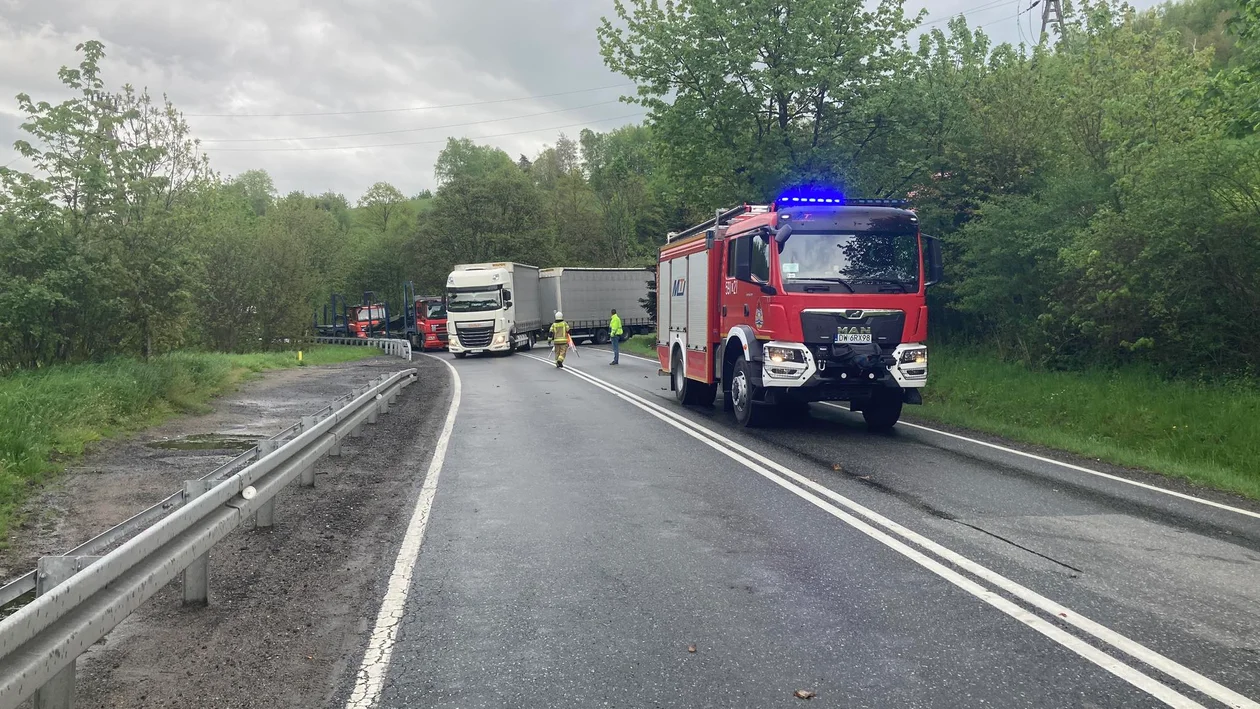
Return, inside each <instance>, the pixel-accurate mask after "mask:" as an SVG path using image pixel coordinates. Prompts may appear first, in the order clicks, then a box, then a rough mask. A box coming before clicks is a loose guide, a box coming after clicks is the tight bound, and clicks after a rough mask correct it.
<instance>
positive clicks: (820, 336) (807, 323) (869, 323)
mask: <svg viewBox="0 0 1260 709" xmlns="http://www.w3.org/2000/svg"><path fill="white" fill-rule="evenodd" d="M848 312H851V313H853V314H855V315H856V314H857V313H860V312H862V311H860V310H853V311H848ZM905 323H906V314H905V313H904V312H901V311H898V312H896V313H889V314H884V313H880V314H877V315H866V314H864V316H863V317H856V318H848V317H844V316H843V315H842V314H840V313H829V312H814V313H810V312H805V313H801V329H802V331H803V332H804V334H805V342H807V343H809V344H810V345H819V344H832V343H834V342H835V339H836V333H837V332H838V330H839V328H841V327H846V328H854V327H857V328H870V333H871V343H872V344H876V345H879V346H880V347H881V348H889V347H896V346H897V345H899V344H901V333H902V332H903V328H904V327H905ZM811 349H812V348H811Z"/></svg>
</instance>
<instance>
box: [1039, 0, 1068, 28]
mask: <svg viewBox="0 0 1260 709" xmlns="http://www.w3.org/2000/svg"><path fill="white" fill-rule="evenodd" d="M1051 23H1053V24H1055V25H1057V26H1058V28H1059V34H1063V3H1062V2H1060V0H1042V5H1041V34H1043V35H1044V34H1045V33H1046V30H1047V29H1049V28H1050V25H1051Z"/></svg>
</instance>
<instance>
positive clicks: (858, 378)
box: [760, 342, 927, 401]
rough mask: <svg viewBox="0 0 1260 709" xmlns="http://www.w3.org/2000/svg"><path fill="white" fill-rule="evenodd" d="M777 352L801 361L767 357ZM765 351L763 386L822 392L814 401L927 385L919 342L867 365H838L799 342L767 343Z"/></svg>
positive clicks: (924, 358)
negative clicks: (797, 356)
mask: <svg viewBox="0 0 1260 709" xmlns="http://www.w3.org/2000/svg"><path fill="white" fill-rule="evenodd" d="M775 349H788V350H793V351H795V352H798V353H799V354H800V359H801V360H802V361H773V360H772V359H771V358H770V357H768V356H765V355H764V353H766V352H772V351H774V350H775ZM762 352H763V357H762V362H761V382H760V384H761V386H763V387H766V388H780V389H801V390H804V389H820V390H822V391H818V392H809V394H810V396H811V398H813V397H814V396H815V395H817V396H821V397H823V399H824V400H837V401H843V400H851V399H854V398H862V397H864V396H869V393H870V390H871V389H872V388H874V387H888V386H895V387H899V388H901V389H919V388H922V387H923V386H925V385H926V384H927V346H926V345H922V344H919V343H906V344H902V345H898V346H897V347H896V348H895V349H894V350H893V352H892V356H891V357H888V356H887V355H884V356H883V357H882V359H881V361H880V363H879V364H874V365H870V364H868V365H866V366H860V365H854V364H852V363H849V364H846V365H841V364H838V363H837V361H836V360H834V359H831V358H830V357H826V356H821V355H819V354H816V353H815V352H814V351H812V350H811V348H810V347H809V346H807V345H804V344H801V343H798V342H767V343H766V344H765V345H763V347H762ZM920 355H921V356H920ZM903 359H904V360H907V361H904V362H903V361H902V360H903ZM890 360H891V361H890ZM804 393H805V392H802V394H804Z"/></svg>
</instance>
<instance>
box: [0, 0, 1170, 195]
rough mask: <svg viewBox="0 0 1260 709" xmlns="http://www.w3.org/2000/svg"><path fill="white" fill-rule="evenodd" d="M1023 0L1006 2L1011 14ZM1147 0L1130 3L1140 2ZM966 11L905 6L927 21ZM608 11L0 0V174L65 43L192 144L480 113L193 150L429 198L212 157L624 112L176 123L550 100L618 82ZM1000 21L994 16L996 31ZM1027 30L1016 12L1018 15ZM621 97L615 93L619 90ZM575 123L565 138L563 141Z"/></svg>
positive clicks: (988, 17) (47, 88)
mask: <svg viewBox="0 0 1260 709" xmlns="http://www.w3.org/2000/svg"><path fill="white" fill-rule="evenodd" d="M1028 1H1029V0H1020V2H1019V3H1018V5H1019V6H1020V7H1022V6H1024V5H1025V4H1026V2H1028ZM1154 2H1155V0H1144V1H1143V2H1139V3H1138V4H1139V5H1141V6H1149V5H1152V4H1154ZM983 4H988V3H986V2H983V0H936V1H933V2H927V1H925V0H909V1H908V2H907V9H908V10H909V11H917V9H918V8H919V7H925V6H930V10H931V12H932V18H939V17H943V16H947V15H949V14H951V13H956V12H959V11H964V10H968V9H969V8H974V7H977V6H980V5H983ZM1015 11H1016V4H1014V3H1012V4H1008V5H1004V6H1001V7H999V8H997V9H995V10H991V11H984V12H981V13H978V14H976V15H975V20H976V22H975V23H974V24H981V25H983V26H984V27H985V28H986V31H988V32H989V33H990V34H991V35H992V36H993V37H994V39H995V40H996V41H1007V40H1010V41H1018V39H1019V37H1018V34H1017V31H1016V25H1015V21H1014V15H1015ZM611 13H612V1H611V0H425V1H423V2H414V1H405V0H350V1H347V0H265V1H259V0H252V1H244V0H33V1H29V2H28V1H22V0H7V2H6V1H5V0H0V56H3V57H5V59H4V61H3V63H2V64H0V146H3V147H0V165H3V164H5V163H6V162H8V161H9V160H10V159H11V158H12V157H13V156H14V155H13V153H12V152H11V151H10V150H8V146H9V145H11V144H12V142H13V140H15V139H16V138H18V137H19V133H18V131H17V126H18V123H19V122H20V119H19V117H18V116H17V115H16V108H15V103H14V102H12V101H11V100H6V99H7V98H8V97H11V96H13V95H14V94H16V93H18V92H19V91H25V92H28V93H31V94H32V95H33V96H34V97H36V98H37V99H47V100H58V99H60V98H61V97H63V96H64V93H63V92H61V91H60V88H59V84H58V82H57V79H56V71H57V68H58V67H59V66H61V65H63V64H74V63H76V62H77V61H78V57H77V56H76V55H75V53H74V52H73V47H74V45H75V44H76V43H77V42H80V41H83V40H85V39H91V38H97V39H101V40H102V41H104V42H105V43H106V51H107V53H108V57H107V59H106V63H105V67H104V73H105V79H106V81H107V83H108V84H109V85H110V86H118V85H121V84H123V83H130V84H133V85H136V86H147V87H148V88H149V90H150V92H152V93H154V94H161V93H167V94H168V95H169V96H170V98H171V100H172V101H173V102H174V103H175V105H176V106H177V107H178V108H180V109H181V110H182V111H184V112H185V113H187V114H190V117H189V123H190V124H191V125H192V127H193V129H194V132H195V134H196V135H197V136H198V137H200V138H203V139H207V140H209V139H222V138H256V137H277V136H303V135H323V134H339V133H360V132H369V131H387V130H400V129H407V128H416V127H424V126H433V125H447V124H454V123H465V122H473V121H484V120H487V119H496V118H512V120H503V121H501V122H495V123H485V124H481V125H471V126H467V127H465V128H452V129H445V130H430V131H421V132H415V133H404V134H398V135H388V136H378V137H363V138H354V139H341V140H326V141H309V142H306V143H299V144H294V143H280V142H274V143H209V142H208V143H207V144H206V146H205V147H206V149H207V151H208V152H209V153H210V156H211V161H212V164H213V165H214V166H215V167H216V169H218V170H220V171H221V172H224V173H226V174H239V173H240V172H243V171H245V170H247V169H250V168H256V167H258V168H264V169H266V170H268V171H269V172H270V173H271V174H272V176H273V177H274V178H275V181H276V184H277V186H278V187H279V188H280V189H281V190H282V191H288V190H293V189H300V190H305V191H308V192H322V191H324V190H326V189H332V190H336V191H339V192H344V193H346V194H347V196H349V197H351V199H354V198H356V197H357V196H358V195H360V194H361V193H362V192H363V191H364V190H366V189H367V187H368V186H369V185H371V184H372V183H373V182H375V181H377V180H388V181H390V182H392V183H394V184H395V185H397V186H398V187H399V188H400V189H402V190H403V191H404V192H407V193H414V192H416V191H418V190H420V189H423V188H427V187H432V186H433V174H432V166H433V161H434V159H435V158H436V157H437V154H438V152H439V151H440V150H441V147H442V146H441V143H440V142H437V143H433V144H428V145H413V146H400V147H397V148H377V149H364V150H353V151H351V150H346V151H312V152H228V151H227V149H228V148H238V149H239V148H261V147H292V146H295V145H302V146H316V145H355V144H357V145H362V144H375V143H404V142H414V141H431V140H432V141H442V140H444V139H445V137H446V136H448V135H456V136H460V135H466V136H468V137H471V138H474V139H476V138H477V137H478V136H488V135H493V134H498V133H509V132H516V131H529V130H536V129H543V128H549V127H554V126H561V125H567V124H575V123H580V122H586V123H587V125H589V126H590V127H592V128H595V129H599V130H607V129H609V128H612V127H615V126H616V125H618V123H625V122H628V121H625V120H621V121H608V120H606V119H609V118H612V117H616V116H622V115H627V114H632V113H636V112H637V109H636V108H635V107H632V106H627V105H617V104H611V105H604V106H596V107H592V108H586V109H582V110H574V111H569V112H564V113H556V114H552V115H548V116H536V117H533V118H513V117H517V116H523V115H525V114H533V113H539V112H543V111H549V110H555V109H561V108H572V107H578V106H584V105H587V104H593V103H597V102H600V101H605V100H612V99H615V98H616V97H617V96H618V95H619V93H620V92H619V91H617V90H605V91H600V92H592V93H587V94H575V95H570V96H558V97H554V98H548V99H537V100H532V101H519V102H512V103H497V104H485V105H479V106H467V107H462V108H450V109H442V110H433V111H417V112H401V113H385V114H361V115H352V116H318V117H287V118H246V117H237V118H211V117H194V116H193V115H191V114H209V113H228V112H248V113H282V112H310V111H354V110H372V109H380V108H393V107H402V106H424V105H430V106H431V105H444V104H452V103H469V102H477V101H493V100H497V99H503V98H514V97H521V96H532V95H542V94H551V93H555V92H560V91H567V90H573V89H583V88H589V87H597V86H607V85H611V84H619V83H623V82H624V81H625V80H624V78H622V77H619V76H617V75H614V74H612V73H611V72H609V71H608V70H607V69H606V68H605V67H604V65H603V61H602V59H601V57H600V56H599V45H598V42H597V40H596V36H595V29H596V27H597V26H598V23H599V18H600V17H601V15H605V14H611ZM1003 18H1005V19H1003ZM1025 19H1026V18H1025ZM623 91H625V90H624V89H623ZM580 130H581V127H580V126H575V127H570V128H565V129H564V132H566V133H568V134H569V135H570V136H574V135H576V134H577V133H578V132H579V131H580ZM558 132H559V130H548V131H541V132H533V133H523V134H520V135H513V136H503V137H498V138H486V139H485V141H484V142H489V143H492V144H495V145H498V146H499V147H501V148H503V149H504V150H506V151H507V152H508V153H509V154H510V155H512V156H513V157H515V156H516V155H517V154H520V153H524V154H526V155H530V156H532V155H533V154H535V153H536V152H538V150H540V149H541V148H542V147H543V146H544V145H545V144H548V143H554V141H555V138H556V134H557V133H558Z"/></svg>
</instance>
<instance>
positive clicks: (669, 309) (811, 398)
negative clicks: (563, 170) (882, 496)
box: [657, 196, 940, 430]
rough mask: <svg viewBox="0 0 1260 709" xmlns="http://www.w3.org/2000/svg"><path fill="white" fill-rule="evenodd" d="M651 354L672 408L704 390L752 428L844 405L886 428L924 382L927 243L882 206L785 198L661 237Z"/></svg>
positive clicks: (934, 251)
mask: <svg viewBox="0 0 1260 709" xmlns="http://www.w3.org/2000/svg"><path fill="white" fill-rule="evenodd" d="M659 269H660V270H659V273H660V282H661V283H662V285H664V284H668V287H663V288H661V289H659V291H658V308H657V313H658V314H657V318H658V321H659V323H660V326H659V329H658V333H659V334H658V343H657V352H658V356H659V358H660V362H661V368H662V371H663V372H665V373H668V374H670V376H671V384H672V388H673V389H674V391H675V394H676V396H677V397H678V399H679V400H680V401H681V402H683V403H689V404H690V403H711V402H712V401H713V400H714V399H715V398H716V394H717V392H718V387H721V391H722V392H723V395H724V405H725V406H726V407H727V408H730V409H733V410H734V412H735V415H736V419H737V420H738V421H739V422H740V423H741V424H743V425H746V426H752V425H757V424H759V423H762V422H764V421H766V420H767V419H768V418H770V417H773V416H780V417H781V416H785V415H789V414H791V413H794V412H799V411H802V410H804V409H805V407H806V405H807V404H808V403H810V402H817V401H846V402H849V406H850V408H851V409H852V410H854V411H861V412H862V413H863V415H864V416H865V417H866V420H867V423H868V426H869V427H870V428H871V429H873V430H886V429H888V428H891V427H892V426H893V425H894V424H895V423H896V422H897V420H898V418H899V417H900V415H901V407H902V404H903V403H911V404H918V403H922V398H921V396H920V393H919V389H920V388H922V387H923V386H924V385H925V384H926V383H927V344H926V342H927V301H926V288H927V286H928V285H930V284H931V283H933V282H935V280H937V279H939V276H940V258H939V247H938V246H937V245H936V242H935V240H933V239H932V238H931V237H922V236H921V235H920V233H919V223H918V218H917V217H916V216H915V214H914V213H913V212H912V211H909V210H906V209H903V208H901V206H900V205H899V204H897V203H893V202H892V201H890V200H847V199H843V198H839V197H836V198H831V197H815V196H810V197H795V198H793V197H788V198H785V199H783V200H780V201H779V202H776V203H775V204H772V205H766V206H744V207H742V208H736V209H733V210H727V211H725V212H722V213H719V214H718V215H717V216H716V217H715V219H714V220H711V221H710V222H706V223H705V224H702V225H699V226H697V227H693V228H692V229H689V230H687V232H684V233H682V234H677V235H671V238H670V240H669V243H667V245H666V246H665V247H663V248H662V250H661V257H660V265H659Z"/></svg>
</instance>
